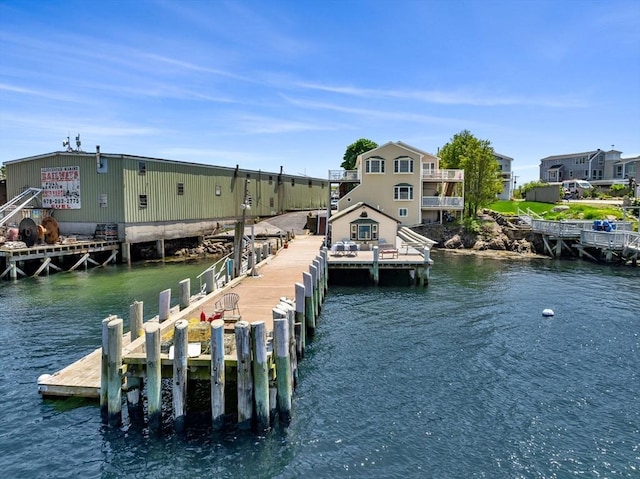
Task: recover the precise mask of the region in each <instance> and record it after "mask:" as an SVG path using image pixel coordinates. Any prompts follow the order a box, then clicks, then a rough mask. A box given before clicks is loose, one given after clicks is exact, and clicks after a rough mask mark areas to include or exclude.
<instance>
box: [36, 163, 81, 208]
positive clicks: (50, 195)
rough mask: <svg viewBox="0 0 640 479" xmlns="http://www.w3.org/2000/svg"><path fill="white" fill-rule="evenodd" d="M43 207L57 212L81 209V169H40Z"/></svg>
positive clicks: (56, 167)
mask: <svg viewBox="0 0 640 479" xmlns="http://www.w3.org/2000/svg"><path fill="white" fill-rule="evenodd" d="M40 183H41V184H42V207H43V208H51V209H55V210H77V209H80V167H79V166H54V167H51V168H41V169H40Z"/></svg>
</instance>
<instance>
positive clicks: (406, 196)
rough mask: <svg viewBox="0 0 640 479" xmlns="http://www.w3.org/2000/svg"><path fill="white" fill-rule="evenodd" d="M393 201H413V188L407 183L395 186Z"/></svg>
mask: <svg viewBox="0 0 640 479" xmlns="http://www.w3.org/2000/svg"><path fill="white" fill-rule="evenodd" d="M393 199H394V200H396V201H411V200H413V186H411V185H408V184H406V183H404V184H400V185H396V186H394V187H393Z"/></svg>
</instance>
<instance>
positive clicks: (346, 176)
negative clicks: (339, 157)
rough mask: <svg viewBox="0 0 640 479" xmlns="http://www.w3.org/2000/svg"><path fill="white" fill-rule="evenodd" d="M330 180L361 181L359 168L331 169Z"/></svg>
mask: <svg viewBox="0 0 640 479" xmlns="http://www.w3.org/2000/svg"><path fill="white" fill-rule="evenodd" d="M329 181H360V178H358V170H329Z"/></svg>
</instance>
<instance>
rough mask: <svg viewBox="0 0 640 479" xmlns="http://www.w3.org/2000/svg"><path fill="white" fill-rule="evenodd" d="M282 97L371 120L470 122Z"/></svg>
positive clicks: (315, 107)
mask: <svg viewBox="0 0 640 479" xmlns="http://www.w3.org/2000/svg"><path fill="white" fill-rule="evenodd" d="M282 97H283V98H284V99H285V100H286V101H288V102H289V103H290V104H292V105H295V106H298V107H302V108H309V109H315V110H329V111H336V112H340V113H346V114H349V115H357V116H360V117H365V118H370V119H383V120H387V121H392V120H393V121H396V120H397V121H411V122H420V123H436V124H440V125H442V124H451V125H459V124H461V123H465V124H468V123H469V122H468V120H462V119H459V118H447V117H442V116H434V115H426V114H421V113H413V112H407V111H393V110H383V109H371V108H357V107H350V106H345V105H344V104H342V103H329V102H321V101H314V100H300V99H296V98H292V97H289V96H286V95H282Z"/></svg>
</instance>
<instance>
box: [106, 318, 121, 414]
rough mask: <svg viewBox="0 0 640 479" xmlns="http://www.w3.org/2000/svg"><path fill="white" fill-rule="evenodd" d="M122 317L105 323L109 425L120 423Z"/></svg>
mask: <svg viewBox="0 0 640 479" xmlns="http://www.w3.org/2000/svg"><path fill="white" fill-rule="evenodd" d="M122 323H123V322H122V318H115V319H112V320H111V321H109V323H108V324H107V349H108V355H109V359H108V363H109V366H108V370H107V377H108V379H107V395H108V411H109V419H108V423H109V425H110V426H119V425H120V424H121V423H122V329H123V326H122Z"/></svg>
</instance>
